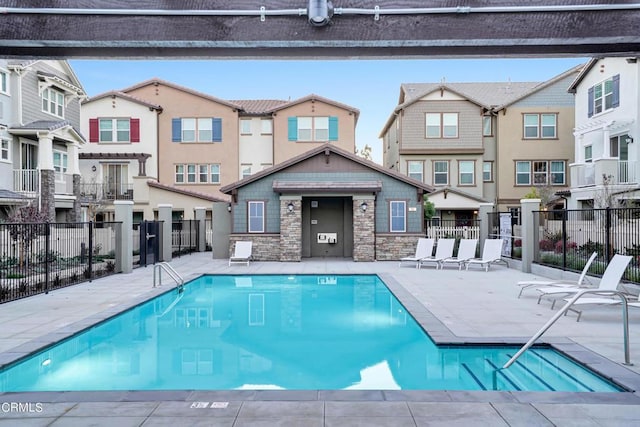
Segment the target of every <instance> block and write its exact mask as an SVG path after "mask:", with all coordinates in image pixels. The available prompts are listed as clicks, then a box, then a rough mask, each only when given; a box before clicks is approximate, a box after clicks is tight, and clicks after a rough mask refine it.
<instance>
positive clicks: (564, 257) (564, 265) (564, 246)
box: [562, 209, 569, 270]
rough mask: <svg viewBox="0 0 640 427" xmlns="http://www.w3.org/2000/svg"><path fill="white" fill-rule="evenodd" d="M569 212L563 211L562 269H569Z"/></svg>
mask: <svg viewBox="0 0 640 427" xmlns="http://www.w3.org/2000/svg"><path fill="white" fill-rule="evenodd" d="M568 238H569V236H567V210H566V209H564V210H563V211H562V269H563V270H566V269H567V240H568Z"/></svg>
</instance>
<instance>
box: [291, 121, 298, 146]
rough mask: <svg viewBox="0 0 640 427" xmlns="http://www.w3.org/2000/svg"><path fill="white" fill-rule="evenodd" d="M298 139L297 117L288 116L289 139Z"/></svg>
mask: <svg viewBox="0 0 640 427" xmlns="http://www.w3.org/2000/svg"><path fill="white" fill-rule="evenodd" d="M297 140H298V118H297V117H289V141H297Z"/></svg>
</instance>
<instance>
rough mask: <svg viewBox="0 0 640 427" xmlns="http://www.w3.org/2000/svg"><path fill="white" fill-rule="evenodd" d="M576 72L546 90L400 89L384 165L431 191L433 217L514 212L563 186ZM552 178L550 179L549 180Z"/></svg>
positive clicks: (386, 130) (510, 86)
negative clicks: (532, 196) (487, 208)
mask: <svg viewBox="0 0 640 427" xmlns="http://www.w3.org/2000/svg"><path fill="white" fill-rule="evenodd" d="M577 73H578V67H576V68H574V69H572V70H569V71H567V72H565V73H563V74H561V75H559V76H556V77H554V78H552V79H550V80H548V81H546V82H542V83H540V82H504V83H498V82H485V83H447V82H444V81H443V82H441V83H405V84H402V85H401V87H400V97H399V102H398V105H397V106H396V107H395V108H394V110H393V112H392V113H391V115H390V116H389V119H388V120H387V122H386V123H385V125H384V127H383V129H382V131H381V133H380V138H382V142H383V163H384V166H385V167H388V168H392V169H396V170H398V171H399V172H401V173H403V174H406V175H408V176H410V177H412V178H414V179H417V180H418V181H421V182H424V183H426V184H429V185H432V186H433V187H434V188H435V189H436V191H435V192H433V193H431V194H430V195H429V200H430V201H432V202H433V203H434V204H435V207H436V210H437V212H436V216H437V217H438V218H441V219H450V220H454V219H455V220H456V221H457V222H458V223H461V224H465V222H467V221H468V220H470V219H475V218H476V215H477V211H478V207H479V205H480V204H481V203H492V204H494V205H495V206H496V208H497V209H499V210H502V211H504V210H507V209H509V208H514V209H515V208H516V205H517V204H518V203H517V202H519V200H520V199H521V198H523V197H524V195H525V194H527V193H529V192H530V191H531V189H532V187H534V186H542V185H550V186H552V187H554V188H557V189H560V188H565V187H567V186H568V185H569V182H568V174H567V173H566V172H567V170H568V169H567V168H568V164H569V163H570V162H571V161H572V159H573V143H572V142H571V129H572V128H573V97H572V96H571V95H570V94H568V93H567V88H568V87H569V85H570V83H571V81H572V79H573V78H575V76H576V75H577ZM554 173H555V175H554Z"/></svg>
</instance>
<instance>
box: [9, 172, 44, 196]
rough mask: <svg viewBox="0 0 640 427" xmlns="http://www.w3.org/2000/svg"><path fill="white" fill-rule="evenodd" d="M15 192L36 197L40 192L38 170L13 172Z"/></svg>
mask: <svg viewBox="0 0 640 427" xmlns="http://www.w3.org/2000/svg"><path fill="white" fill-rule="evenodd" d="M13 191H15V192H16V193H20V194H27V195H36V194H37V193H38V192H39V191H40V174H39V173H38V170H37V169H15V170H14V171H13Z"/></svg>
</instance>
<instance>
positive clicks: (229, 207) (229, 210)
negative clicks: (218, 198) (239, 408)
mask: <svg viewBox="0 0 640 427" xmlns="http://www.w3.org/2000/svg"><path fill="white" fill-rule="evenodd" d="M227 212H231V203H229V204H228V205H227Z"/></svg>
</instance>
